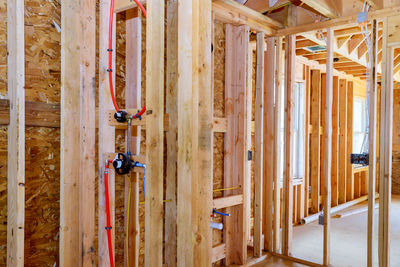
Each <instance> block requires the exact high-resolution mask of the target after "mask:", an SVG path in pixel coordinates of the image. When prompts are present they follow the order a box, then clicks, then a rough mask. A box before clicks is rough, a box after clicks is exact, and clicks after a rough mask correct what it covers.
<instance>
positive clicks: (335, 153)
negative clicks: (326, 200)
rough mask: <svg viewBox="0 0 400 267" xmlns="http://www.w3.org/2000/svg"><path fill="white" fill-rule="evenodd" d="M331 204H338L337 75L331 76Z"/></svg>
mask: <svg viewBox="0 0 400 267" xmlns="http://www.w3.org/2000/svg"><path fill="white" fill-rule="evenodd" d="M332 97H333V98H332V168H331V170H332V176H331V177H332V178H331V179H332V183H331V188H332V198H331V202H332V206H333V207H334V206H337V205H338V176H339V157H340V154H339V77H338V76H334V77H333V96H332Z"/></svg>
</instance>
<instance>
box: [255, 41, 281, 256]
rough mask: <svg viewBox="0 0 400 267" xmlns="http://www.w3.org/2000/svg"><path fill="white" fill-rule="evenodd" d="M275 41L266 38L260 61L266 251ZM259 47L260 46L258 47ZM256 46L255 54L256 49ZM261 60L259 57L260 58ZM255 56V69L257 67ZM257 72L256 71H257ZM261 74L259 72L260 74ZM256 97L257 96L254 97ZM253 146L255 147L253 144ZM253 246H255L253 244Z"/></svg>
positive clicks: (269, 244) (270, 221)
mask: <svg viewBox="0 0 400 267" xmlns="http://www.w3.org/2000/svg"><path fill="white" fill-rule="evenodd" d="M275 41H276V38H267V51H266V52H264V51H263V52H262V53H265V59H264V56H263V59H264V62H263V63H262V67H263V74H262V75H263V79H264V80H263V84H262V88H264V95H263V97H264V133H265V137H264V144H263V157H264V169H263V180H264V194H263V198H264V207H263V208H264V220H263V233H264V249H265V250H266V251H269V252H272V251H273V238H272V234H273V227H272V225H273V211H274V198H273V197H274V194H273V192H274V176H275V173H274V165H273V164H274V157H275V155H274V154H275V151H274V149H271V148H273V147H274V142H275V140H274V133H275V132H274V131H275V126H274V123H275V122H274V119H275V118H274V116H275V114H274V91H275V79H274V77H275V55H276V53H275ZM260 48H261V47H260ZM258 49H259V48H257V56H258V52H259V50H258ZM260 60H261V59H260ZM259 64H260V63H259V62H258V58H257V70H258V68H259ZM257 74H258V72H257ZM260 75H261V74H260ZM256 99H257V97H256ZM255 147H257V146H256V145H255ZM254 246H256V245H255V244H254Z"/></svg>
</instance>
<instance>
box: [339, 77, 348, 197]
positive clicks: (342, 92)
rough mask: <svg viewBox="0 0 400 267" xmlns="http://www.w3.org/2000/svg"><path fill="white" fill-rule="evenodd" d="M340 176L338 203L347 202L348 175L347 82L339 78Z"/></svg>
mask: <svg viewBox="0 0 400 267" xmlns="http://www.w3.org/2000/svg"><path fill="white" fill-rule="evenodd" d="M339 129H340V130H339V177H338V183H339V187H338V204H343V203H345V202H346V184H347V183H346V177H347V165H348V164H350V162H347V157H346V153H347V130H346V129H347V82H346V80H344V79H340V80H339Z"/></svg>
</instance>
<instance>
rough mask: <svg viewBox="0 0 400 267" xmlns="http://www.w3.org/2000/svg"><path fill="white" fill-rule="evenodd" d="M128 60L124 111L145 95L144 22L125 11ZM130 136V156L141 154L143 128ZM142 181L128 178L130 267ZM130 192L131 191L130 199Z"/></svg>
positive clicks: (135, 252) (135, 257) (135, 253)
mask: <svg viewBox="0 0 400 267" xmlns="http://www.w3.org/2000/svg"><path fill="white" fill-rule="evenodd" d="M125 58H126V60H125V62H126V82H125V108H127V109H128V108H140V107H141V95H142V93H141V91H142V21H141V19H140V17H137V16H136V12H135V10H133V9H129V10H127V11H126V54H125ZM127 133H128V131H126V132H125V140H128V138H130V139H131V142H130V144H131V147H130V151H131V153H132V154H133V155H139V154H140V135H141V127H140V126H135V127H132V131H131V134H132V136H127ZM139 178H140V177H139V173H138V172H131V174H130V178H128V177H127V176H125V224H126V223H127V220H129V229H128V238H129V240H128V247H126V245H127V244H124V245H125V250H124V255H127V254H128V255H129V266H139V242H140V225H139ZM129 179H130V180H129ZM129 190H131V194H130V195H131V198H130V199H129ZM128 205H130V212H129V218H128V217H127V215H128ZM125 229H126V227H125ZM125 243H126V242H125ZM124 263H125V266H128V264H127V257H126V256H125V257H124Z"/></svg>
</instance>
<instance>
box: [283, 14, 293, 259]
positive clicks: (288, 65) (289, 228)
mask: <svg viewBox="0 0 400 267" xmlns="http://www.w3.org/2000/svg"><path fill="white" fill-rule="evenodd" d="M296 15H297V14H296V10H295V8H294V7H293V6H289V7H288V14H287V24H288V25H293V23H295V21H296V20H297V19H296ZM285 60H286V61H285V76H284V77H285V79H284V80H285V91H284V92H285V97H284V99H285V102H284V104H285V118H284V123H285V131H284V136H285V142H284V151H285V152H284V164H283V169H284V171H283V188H282V190H283V197H282V199H283V205H282V207H283V212H282V218H283V219H282V252H283V254H284V255H290V254H291V250H292V239H293V213H292V211H293V130H294V83H295V78H296V75H295V69H296V68H295V66H296V36H294V35H288V36H286V37H285Z"/></svg>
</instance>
